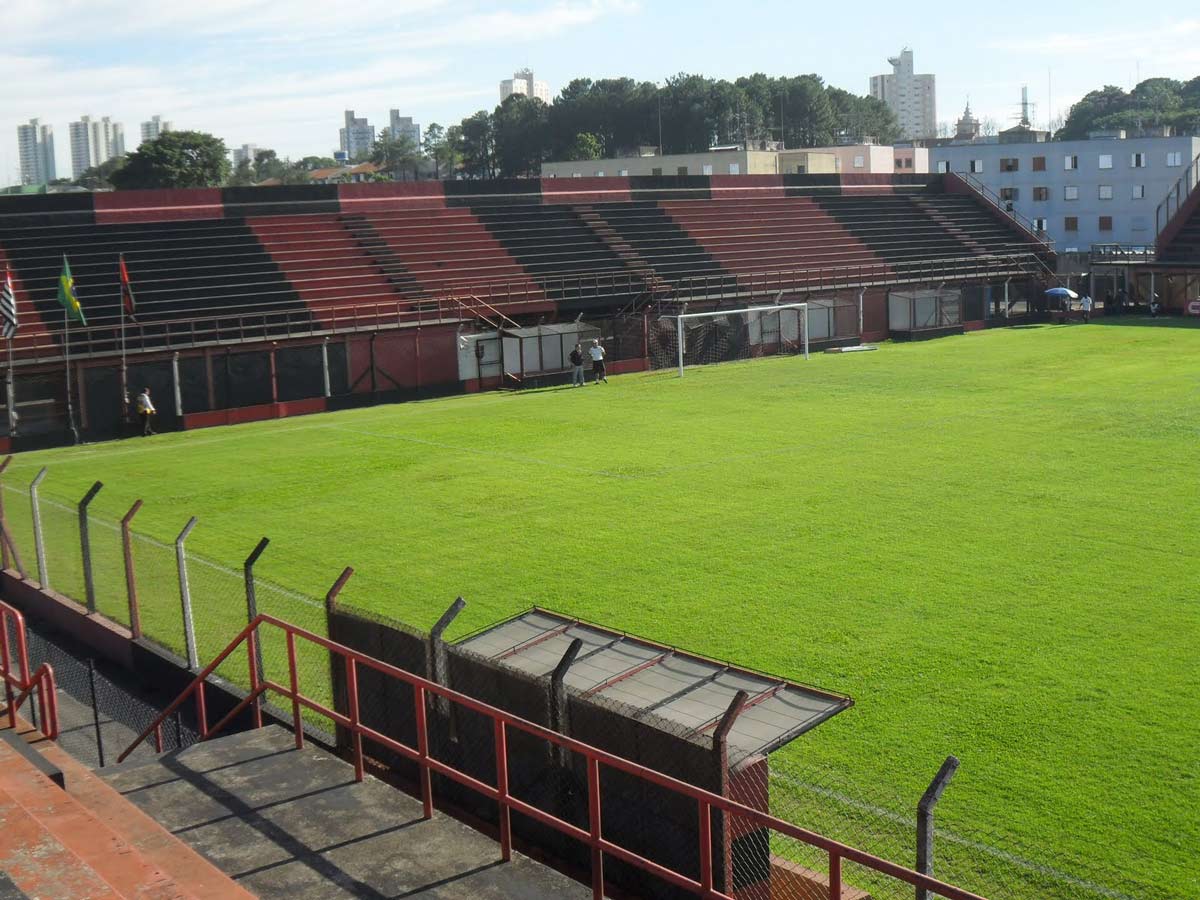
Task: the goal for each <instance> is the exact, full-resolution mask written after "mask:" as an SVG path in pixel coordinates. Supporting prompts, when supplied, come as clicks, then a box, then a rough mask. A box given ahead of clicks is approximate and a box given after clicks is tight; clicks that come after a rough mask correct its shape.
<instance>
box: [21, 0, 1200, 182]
mask: <svg viewBox="0 0 1200 900" xmlns="http://www.w3.org/2000/svg"><path fill="white" fill-rule="evenodd" d="M918 8H920V6H919V5H918ZM846 9H847V8H846V7H842V6H841V5H840V4H824V5H822V6H817V5H815V4H814V5H808V4H797V3H795V2H776V0H753V2H747V3H746V4H745V5H738V4H733V3H728V2H721V3H718V2H709V0H691V2H680V0H523V2H521V3H516V4H503V5H500V4H495V3H486V2H477V0H351V2H348V3H345V4H340V3H338V2H331V0H204V2H196V0H2V2H0V184H13V183H16V182H17V181H18V180H19V177H18V176H19V168H18V158H17V137H16V128H17V125H18V124H21V123H23V122H27V121H28V120H29V119H31V118H33V117H37V118H39V119H41V120H42V122H43V123H49V124H52V125H53V126H54V133H55V144H56V151H57V158H58V172H59V175H60V177H61V176H64V175H68V176H69V175H70V160H69V141H68V134H67V126H68V123H69V122H72V121H75V120H77V119H78V118H79V117H80V116H82V115H85V114H89V115H92V116H93V117H99V116H105V115H107V116H111V117H112V118H113V119H114V120H115V121H119V122H122V123H123V124H124V126H125V134H126V144H127V149H130V150H132V149H134V147H135V145H136V144H137V143H138V141H139V139H140V137H139V126H140V123H141V122H143V121H145V120H147V119H149V118H150V117H151V116H152V115H155V114H159V115H162V116H163V118H164V119H167V120H169V121H171V122H172V123H174V127H175V128H176V129H184V128H187V129H195V130H200V131H207V132H211V133H213V134H215V135H217V136H218V137H221V138H223V139H224V140H225V143H226V145H227V146H229V147H234V146H240V145H242V144H247V143H250V144H256V145H258V146H259V147H271V148H274V149H275V150H276V151H277V152H278V153H279V154H280V156H289V157H292V158H299V157H302V156H308V155H329V154H331V152H332V151H333V150H334V149H335V148H336V146H337V143H338V128H339V127H340V125H341V122H342V116H343V110H346V109H354V110H355V111H356V113H357V114H358V115H359V116H363V115H365V116H367V117H368V118H369V119H370V121H371V123H372V124H374V125H376V127H377V128H379V127H382V126H383V125H386V124H387V116H388V110H389V109H393V108H394V109H399V110H400V112H401V115H411V116H413V117H414V118H415V119H416V121H418V122H420V123H421V124H422V125H423V126H424V125H428V124H429V123H430V122H440V123H441V124H442V125H447V124H453V123H455V122H458V121H460V120H461V119H462V118H463V117H464V116H467V115H470V114H471V113H473V112H475V111H476V110H479V109H491V108H493V107H494V106H495V105H496V103H497V102H498V101H499V82H500V80H501V79H503V78H508V77H511V75H512V73H513V71H514V70H516V69H519V68H523V67H526V66H528V67H530V68H532V69H533V70H534V72H535V74H536V77H537V78H538V79H540V80H544V81H547V82H549V84H550V90H551V93H552V94H556V93H557V92H558V91H559V90H560V89H561V88H562V87H563V86H564V85H565V84H566V83H567V82H568V81H570V80H571V79H572V78H576V77H589V78H603V77H617V76H630V77H633V78H635V79H638V80H646V81H662V80H664V79H666V78H668V77H670V76H671V75H674V74H677V73H680V72H689V73H699V74H704V75H709V76H713V77H722V78H731V79H732V78H735V77H737V76H739V75H743V74H752V73H754V72H759V71H760V72H765V73H767V74H768V75H798V74H804V73H809V72H815V73H817V74H818V75H820V76H822V77H823V78H824V79H825V80H826V81H827V82H829V83H831V84H834V85H836V86H838V87H841V88H844V89H846V90H850V91H854V92H855V93H860V94H865V93H867V92H868V90H869V78H870V76H871V75H876V74H881V73H884V72H888V71H890V67H889V66H888V64H887V57H889V56H892V55H895V54H896V53H898V52H899V50H900V49H901V47H902V46H909V47H911V48H912V49H913V51H914V53H915V61H916V68H917V71H918V72H920V73H924V72H930V73H933V74H935V75H936V76H937V107H938V119H939V120H944V121H950V122H953V121H954V120H955V119H957V118H958V116H959V115H960V113H961V112H962V108H963V106H964V104H965V103H966V101H967V99H968V98H969V99H970V102H971V107H972V111H973V112H974V113H975V114H976V116H978V117H980V118H990V119H993V120H994V121H995V122H996V123H997V124H998V126H999V127H1006V126H1007V125H1008V124H1009V123H1011V122H1013V121H1015V118H1016V116H1017V113H1018V104H1019V101H1020V92H1021V86H1022V85H1023V84H1026V85H1028V86H1029V92H1030V99H1031V100H1032V101H1033V102H1034V103H1035V104H1036V110H1035V114H1034V119H1035V122H1036V123H1043V124H1044V123H1045V122H1046V121H1047V120H1048V119H1050V118H1052V117H1054V116H1057V115H1060V114H1061V115H1065V114H1066V112H1067V110H1068V109H1069V108H1070V105H1071V103H1073V102H1074V101H1076V100H1078V99H1079V98H1080V97H1082V96H1083V94H1085V93H1086V92H1087V91H1089V90H1091V89H1093V88H1096V87H1099V86H1102V85H1104V84H1115V85H1118V86H1121V87H1123V88H1126V89H1128V88H1129V87H1130V86H1131V85H1132V84H1133V83H1135V80H1136V79H1137V78H1138V77H1139V76H1140V77H1141V78H1148V77H1152V76H1168V77H1173V78H1182V79H1186V78H1190V77H1192V76H1193V75H1195V74H1200V42H1198V41H1197V40H1196V39H1197V37H1198V36H1200V17H1193V18H1188V17H1187V13H1186V12H1184V13H1182V14H1180V15H1178V16H1174V17H1173V16H1171V15H1169V14H1168V13H1166V12H1160V10H1165V9H1166V7H1163V6H1162V5H1161V4H1160V5H1158V6H1154V5H1152V6H1151V7H1148V8H1147V10H1148V11H1147V12H1146V13H1145V14H1144V15H1141V16H1140V17H1137V18H1135V17H1133V16H1131V13H1130V7H1129V5H1128V3H1126V2H1122V3H1117V2H1113V0H1093V2H1091V3H1089V4H1088V7H1087V9H1088V15H1086V16H1081V15H1079V14H1078V10H1077V7H1075V5H1074V4H1065V3H1060V4H1047V3H1044V2H1039V3H1034V2H1028V0H1010V2H1007V3H1004V4H1001V5H999V6H997V5H996V4H994V3H990V4H989V3H965V4H955V5H953V6H952V7H947V8H946V11H945V12H941V13H933V14H931V15H927V16H923V15H915V14H914V13H913V12H912V10H913V9H914V7H913V5H912V4H902V3H895V2H888V3H881V2H872V0H864V2H862V3H860V4H859V5H858V6H857V7H856V8H855V11H854V12H853V14H852V15H844V14H843V13H844V12H845V11H846Z"/></svg>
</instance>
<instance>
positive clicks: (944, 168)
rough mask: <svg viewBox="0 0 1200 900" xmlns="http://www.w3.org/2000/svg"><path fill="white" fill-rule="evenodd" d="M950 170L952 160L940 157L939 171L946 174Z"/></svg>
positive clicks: (940, 173)
mask: <svg viewBox="0 0 1200 900" xmlns="http://www.w3.org/2000/svg"><path fill="white" fill-rule="evenodd" d="M949 171H950V161H949V160H948V159H939V160H938V164H937V173H938V174H939V175H946V174H947V173H949Z"/></svg>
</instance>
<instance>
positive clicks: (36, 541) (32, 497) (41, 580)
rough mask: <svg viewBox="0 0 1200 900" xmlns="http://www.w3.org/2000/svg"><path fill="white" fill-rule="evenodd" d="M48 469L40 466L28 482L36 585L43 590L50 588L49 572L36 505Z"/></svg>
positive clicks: (40, 514) (39, 515)
mask: <svg viewBox="0 0 1200 900" xmlns="http://www.w3.org/2000/svg"><path fill="white" fill-rule="evenodd" d="M49 471H50V470H49V469H47V468H46V467H45V466H42V471H40V472H38V473H37V476H36V477H35V478H34V479H33V481H31V482H30V483H29V507H30V509H32V510H33V546H34V549H35V550H36V551H37V564H38V587H39V588H41V589H42V590H43V591H48V590H50V574H49V573H48V572H47V571H46V545H45V544H44V543H43V542H42V510H41V507H40V506H39V505H38V485H40V484H41V483H42V481H43V480H45V478H46V474H47V473H48V472H49Z"/></svg>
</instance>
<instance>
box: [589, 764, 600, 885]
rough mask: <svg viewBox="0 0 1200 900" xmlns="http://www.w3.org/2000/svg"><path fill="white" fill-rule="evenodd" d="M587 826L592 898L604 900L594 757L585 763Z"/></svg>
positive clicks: (598, 771) (597, 791)
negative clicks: (586, 777)
mask: <svg viewBox="0 0 1200 900" xmlns="http://www.w3.org/2000/svg"><path fill="white" fill-rule="evenodd" d="M587 776H588V824H589V826H590V829H589V830H590V832H591V837H592V840H591V844H592V898H593V900H604V851H603V850H601V849H600V763H599V761H598V760H597V759H596V758H595V757H594V756H589V757H588V761H587Z"/></svg>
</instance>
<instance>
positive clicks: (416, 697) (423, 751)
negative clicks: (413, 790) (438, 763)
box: [413, 684, 433, 819]
mask: <svg viewBox="0 0 1200 900" xmlns="http://www.w3.org/2000/svg"><path fill="white" fill-rule="evenodd" d="M413 703H414V705H415V706H416V713H417V752H418V753H419V754H420V755H421V762H420V764H419V765H420V767H421V806H422V808H423V812H424V816H425V818H426V819H432V818H433V778H432V776H431V774H430V771H429V766H428V765H427V764H426V761H427V760H428V759H429V727H428V725H427V724H426V718H425V688H423V687H421V686H420V685H419V684H418V685H413Z"/></svg>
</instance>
